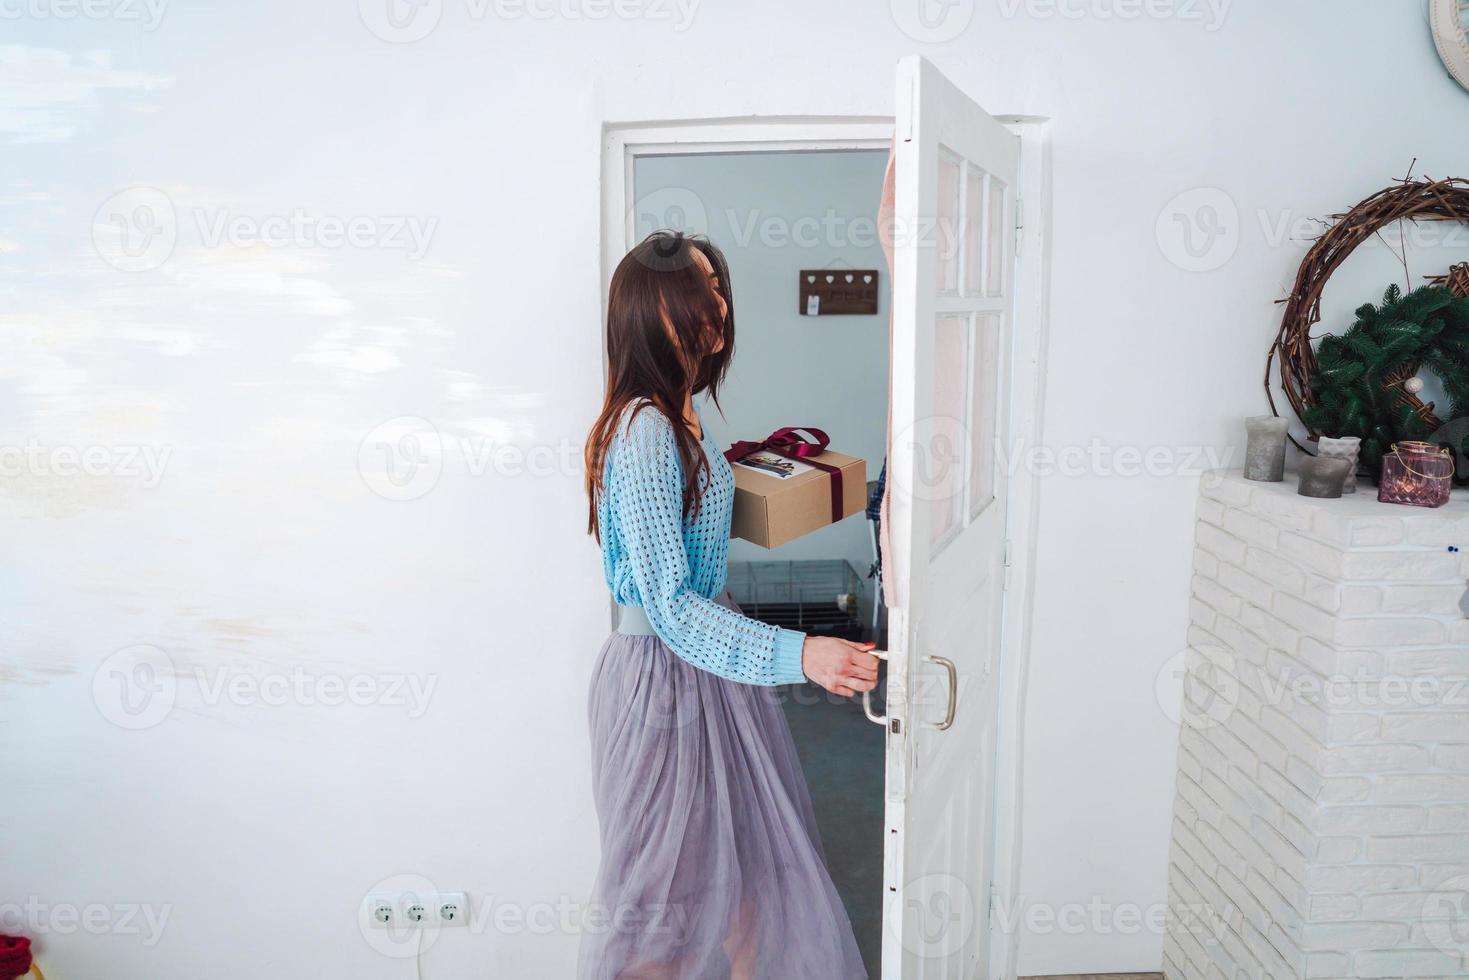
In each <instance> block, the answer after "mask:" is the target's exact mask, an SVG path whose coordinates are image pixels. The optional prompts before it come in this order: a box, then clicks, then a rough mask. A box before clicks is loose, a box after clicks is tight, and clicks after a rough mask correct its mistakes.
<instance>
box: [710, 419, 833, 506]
mask: <svg viewBox="0 0 1469 980" xmlns="http://www.w3.org/2000/svg"><path fill="white" fill-rule="evenodd" d="M803 432H804V433H806V435H809V436H810V437H811V438H810V439H807V438H805V436H803V435H802V434H801V433H803ZM829 445H831V439H830V438H829V437H828V436H827V434H826V433H825V432H823V431H821V430H820V429H817V428H813V427H812V426H809V425H788V426H785V427H784V428H780V429H776V430H775V431H774V432H772V433H771V434H770V435H768V436H766V437H765V438H764V439H762V440H761V441H760V442H750V441H748V440H743V439H741V440H738V441H736V442H735V444H734V445H732V446H730V447H729V448H728V449H726V450H725V451H724V458H725V459H727V460H729V461H730V462H731V463H738V462H739V461H740V460H742V459H744V458H745V457H746V456H751V455H753V454H755V453H760V452H771V453H775V454H776V455H777V456H784V457H785V458H786V459H798V460H800V461H801V462H803V463H806V464H807V465H809V466H814V467H816V468H817V469H818V470H821V471H822V472H823V473H826V474H827V475H829V476H830V477H831V479H830V480H829V481H827V482H828V483H829V485H830V486H831V522H832V523H833V524H835V523H836V522H837V521H839V520H841V519H842V469H841V467H840V466H833V465H831V464H830V463H823V462H821V461H820V460H818V459H816V457H817V456H818V455H820V454H821V453H824V452H826V447H827V446H829Z"/></svg>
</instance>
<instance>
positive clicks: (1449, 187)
mask: <svg viewBox="0 0 1469 980" xmlns="http://www.w3.org/2000/svg"><path fill="white" fill-rule="evenodd" d="M1332 217H1333V219H1334V221H1333V224H1332V225H1331V227H1330V228H1329V229H1327V231H1326V232H1325V233H1324V234H1323V235H1322V236H1321V237H1320V238H1319V239H1317V240H1316V242H1315V244H1314V245H1312V246H1311V248H1310V250H1309V251H1308V252H1307V253H1306V257H1305V258H1304V259H1303V260H1302V262H1301V267H1300V269H1299V270H1298V271H1297V273H1296V281H1295V285H1294V287H1293V288H1292V289H1291V292H1290V295H1289V296H1287V297H1286V298H1285V299H1284V300H1282V301H1281V302H1283V303H1284V304H1285V313H1284V315H1283V316H1282V317H1281V323H1280V332H1279V333H1277V334H1276V337H1275V342H1274V343H1273V344H1272V345H1271V347H1270V354H1269V357H1267V358H1266V361H1265V395H1266V397H1267V398H1268V399H1269V401H1270V408H1271V411H1272V412H1274V413H1275V414H1276V415H1279V414H1280V409H1279V408H1278V407H1277V406H1276V403H1275V395H1274V392H1273V391H1272V389H1271V370H1272V368H1273V367H1277V366H1278V370H1279V379H1280V387H1281V390H1282V391H1283V392H1284V393H1285V397H1286V398H1287V399H1288V400H1289V402H1290V405H1291V408H1293V409H1294V410H1295V413H1296V415H1297V416H1298V417H1299V418H1300V419H1301V421H1302V423H1303V424H1304V425H1305V426H1306V429H1307V431H1308V432H1309V433H1310V435H1311V437H1312V438H1313V439H1314V438H1316V437H1318V436H1322V435H1358V434H1363V433H1355V432H1323V431H1322V430H1321V428H1320V422H1321V420H1322V418H1323V417H1325V416H1329V415H1330V414H1331V413H1330V412H1329V411H1327V410H1323V408H1322V405H1321V393H1322V389H1323V388H1328V389H1329V388H1330V387H1332V385H1331V384H1329V383H1323V382H1330V381H1332V380H1333V379H1329V378H1323V377H1322V376H1321V366H1320V363H1319V362H1318V358H1317V353H1318V352H1317V350H1315V349H1313V347H1312V344H1311V328H1312V327H1313V326H1315V325H1316V324H1317V323H1318V322H1320V320H1321V294H1322V292H1323V291H1324V290H1325V288H1326V283H1327V281H1328V280H1329V279H1330V278H1331V276H1332V274H1333V273H1334V272H1335V271H1336V270H1337V268H1339V267H1340V266H1341V264H1342V263H1343V262H1345V261H1346V260H1347V258H1348V257H1349V256H1350V255H1351V254H1352V253H1353V252H1354V251H1356V250H1357V248H1358V247H1360V246H1361V245H1363V244H1365V243H1366V242H1368V241H1369V240H1371V239H1372V238H1374V237H1376V236H1377V235H1379V234H1380V233H1381V232H1382V230H1383V229H1384V228H1386V227H1387V226H1389V225H1391V224H1393V223H1394V222H1399V221H1405V220H1406V221H1459V222H1464V223H1469V180H1466V179H1464V178H1461V177H1451V178H1448V179H1446V180H1427V179H1423V180H1414V179H1412V178H1411V177H1409V178H1405V179H1404V180H1402V181H1401V182H1400V183H1397V184H1394V185H1393V186H1391V187H1388V188H1385V189H1384V190H1381V191H1378V192H1377V193H1376V194H1373V195H1372V196H1371V197H1369V198H1367V199H1366V200H1364V201H1362V202H1361V203H1360V204H1358V205H1356V206H1355V207H1353V208H1352V209H1350V210H1348V211H1346V212H1343V213H1342V214H1338V215H1333V216H1332ZM1405 264H1406V263H1405ZM1429 282H1430V283H1431V284H1434V285H1436V286H1437V287H1438V289H1439V291H1442V290H1443V289H1444V288H1445V287H1447V290H1448V291H1449V292H1450V293H1452V296H1453V297H1458V298H1461V299H1462V298H1465V297H1469V263H1460V264H1459V265H1456V266H1454V267H1453V268H1452V269H1450V270H1449V271H1448V272H1447V273H1445V274H1444V275H1440V276H1433V277H1429ZM1410 295H1412V294H1410ZM1367 310H1368V308H1367V307H1363V308H1362V309H1361V310H1359V311H1358V316H1359V318H1360V317H1362V316H1363V314H1364V311H1367ZM1371 312H1372V313H1376V312H1378V311H1377V310H1376V309H1374V310H1373V311H1371ZM1360 322H1361V321H1360V320H1359V323H1360ZM1433 332H1434V331H1430V333H1433ZM1455 332H1457V331H1455ZM1327 339H1330V338H1327ZM1398 353H1399V354H1400V355H1402V356H1399V357H1397V358H1396V359H1395V360H1394V362H1393V366H1392V368H1391V370H1389V371H1387V372H1386V373H1385V374H1384V375H1383V376H1382V377H1380V378H1378V379H1376V380H1377V384H1378V385H1380V386H1381V388H1382V390H1383V391H1384V392H1385V393H1386V394H1387V395H1388V396H1389V397H1390V398H1391V400H1392V402H1393V403H1394V405H1395V407H1397V408H1398V409H1399V410H1400V411H1401V412H1403V413H1405V414H1404V415H1403V417H1404V418H1405V419H1409V420H1412V421H1413V422H1414V427H1415V428H1421V429H1423V430H1426V431H1429V432H1432V431H1434V430H1436V429H1438V428H1439V427H1440V426H1442V424H1443V420H1442V419H1440V418H1439V417H1438V415H1437V414H1436V413H1435V408H1436V406H1434V405H1433V404H1432V403H1428V404H1424V402H1423V401H1422V399H1420V398H1419V397H1418V391H1417V388H1416V386H1415V385H1412V384H1406V383H1405V382H1407V381H1408V379H1411V378H1412V377H1413V376H1414V375H1415V374H1417V372H1418V369H1419V367H1420V366H1422V364H1423V363H1424V359H1425V357H1428V358H1429V359H1430V360H1438V359H1439V358H1438V357H1437V356H1436V355H1437V352H1436V351H1431V350H1429V349H1426V348H1422V349H1414V346H1413V344H1411V343H1408V344H1406V345H1402V346H1400V347H1399V350H1398ZM1450 357H1451V359H1456V357H1455V355H1453V354H1451V355H1450ZM1429 366H1435V365H1433V364H1430V365H1429ZM1363 380H1366V379H1363ZM1459 410H1461V411H1462V410H1463V406H1459ZM1313 423H1315V424H1313ZM1365 435H1367V436H1368V437H1369V438H1370V436H1371V434H1370V433H1367V434H1365ZM1292 441H1296V440H1295V439H1294V437H1292ZM1367 442H1368V439H1366V438H1364V450H1365V449H1366V443H1367ZM1296 445H1297V446H1298V447H1299V448H1301V449H1302V450H1303V451H1305V450H1306V447H1305V446H1302V445H1301V444H1300V442H1299V441H1296ZM1383 448H1384V449H1385V448H1386V447H1383ZM1366 455H1367V453H1366V452H1364V456H1366ZM1374 468H1375V467H1374Z"/></svg>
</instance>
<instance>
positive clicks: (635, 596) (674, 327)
mask: <svg viewBox="0 0 1469 980" xmlns="http://www.w3.org/2000/svg"><path fill="white" fill-rule="evenodd" d="M732 304H733V300H732V297H731V295H730V287H729V275H728V270H727V267H726V265H725V262H724V256H723V255H721V254H720V252H719V250H718V249H716V248H715V247H714V246H713V245H711V244H710V243H709V242H707V241H703V240H701V239H692V238H685V237H684V236H683V235H677V234H672V233H667V232H658V233H656V234H654V235H652V236H650V237H649V238H647V239H646V240H645V241H643V242H642V243H641V244H640V245H638V246H637V247H636V248H634V249H633V250H632V251H631V252H629V253H628V255H627V256H626V257H625V258H624V259H623V260H622V262H621V263H620V264H619V265H618V267H617V271H616V272H615V273H614V274H613V277H612V287H611V292H610V294H609V296H608V303H607V355H608V361H609V377H608V384H607V399H606V402H605V403H604V405H603V407H602V413H601V415H600V416H599V417H598V419H597V422H596V424H595V425H594V426H593V427H592V431H591V434H590V436H588V438H587V447H586V464H587V493H588V496H589V498H590V515H589V530H590V531H591V533H593V534H594V535H596V536H597V538H598V540H599V541H600V543H601V545H602V558H603V565H604V567H605V571H606V574H607V585H608V587H609V588H610V589H611V590H612V594H613V596H614V598H615V599H616V600H617V602H618V603H619V604H620V607H621V608H620V609H619V614H620V622H619V624H618V629H617V632H615V633H614V634H613V635H612V636H611V638H609V639H608V640H607V642H606V644H605V645H604V646H603V647H602V653H601V656H600V657H599V659H598V661H597V665H596V668H595V669H594V671H593V674H592V689H591V703H590V720H591V732H592V760H593V772H594V791H595V795H596V801H597V813H598V817H599V820H600V822H601V838H602V864H601V867H600V869H599V871H598V873H597V881H596V886H595V894H594V896H593V900H592V908H593V909H594V910H595V912H596V914H595V915H594V916H590V917H589V918H592V919H596V920H597V921H596V922H595V923H594V924H589V926H588V929H587V931H586V934H585V937H584V940H583V943H582V960H581V977H582V978H583V980H654V978H656V980H713V978H719V980H723V978H730V980H853V978H865V977H866V976H867V974H866V971H865V970H864V969H863V967H862V961H861V958H860V957H859V955H858V952H857V945H856V942H855V940H854V939H853V936H852V927H851V923H850V922H849V921H848V919H847V914H846V911H845V909H843V907H842V903H841V899H840V898H839V897H838V896H837V894H836V890H835V889H834V888H833V887H832V883H831V878H830V876H829V875H828V874H827V871H826V861H825V855H824V854H823V852H822V849H821V842H820V839H819V838H818V836H817V833H816V826H815V822H814V819H813V816H812V810H811V799H810V794H809V793H808V791H807V789H806V782H805V779H804V777H803V776H802V774H801V768H800V763H799V761H798V760H797V758H796V751H795V745H794V744H793V743H792V741H791V734H790V730H789V729H788V728H787V727H786V723H785V717H784V715H782V713H781V709H780V705H779V703H778V701H777V699H776V697H775V691H774V688H775V687H776V686H777V685H781V684H794V683H800V682H801V681H803V680H805V679H806V678H810V679H811V680H812V681H814V682H816V683H817V684H820V685H821V686H822V687H824V688H826V689H827V690H829V691H832V692H834V693H836V694H839V695H843V696H851V695H853V694H855V693H859V692H862V691H869V690H871V689H872V688H873V687H874V686H875V685H876V682H877V658H876V657H875V656H874V655H873V654H871V653H870V652H868V651H869V650H870V649H871V644H860V643H849V642H847V641H846V640H839V639H835V638H832V637H816V636H806V635H804V634H802V633H797V632H794V631H792V630H785V629H780V628H778V627H775V626H768V625H766V624H764V623H760V622H757V621H755V620H753V619H749V618H747V617H745V616H743V615H741V614H740V611H739V609H738V607H736V605H735V604H734V602H733V601H732V600H731V599H730V598H729V595H728V593H726V592H725V591H724V585H725V579H726V574H727V560H728V552H729V525H730V513H731V509H732V507H733V501H734V477H733V475H732V473H731V472H730V468H729V464H728V463H727V462H726V461H725V459H724V457H723V456H722V455H721V454H720V452H719V450H718V448H717V447H716V446H714V445H713V444H712V443H711V442H709V441H708V440H707V439H706V438H705V435H704V431H703V424H702V422H701V420H700V417H699V414H698V412H697V411H696V410H695V408H694V401H693V397H694V395H696V394H700V393H702V392H708V394H709V396H710V397H711V398H713V399H714V400H715V404H716V405H717V404H718V388H719V383H720V381H721V380H722V379H723V377H724V373H725V370H726V369H727V368H728V366H729V361H730V357H731V355H732V354H733V352H734V314H733V305H732Z"/></svg>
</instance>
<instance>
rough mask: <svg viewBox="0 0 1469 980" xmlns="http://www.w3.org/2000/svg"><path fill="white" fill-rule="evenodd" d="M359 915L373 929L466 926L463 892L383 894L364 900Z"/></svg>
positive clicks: (466, 898)
mask: <svg viewBox="0 0 1469 980" xmlns="http://www.w3.org/2000/svg"><path fill="white" fill-rule="evenodd" d="M363 912H364V914H365V915H366V918H367V922H368V924H369V925H370V926H371V927H372V928H374V929H388V928H398V929H436V928H439V927H441V926H467V925H469V896H468V895H466V894H465V893H464V892H396V893H393V892H387V893H377V894H372V895H369V896H367V899H366V901H364V902H363Z"/></svg>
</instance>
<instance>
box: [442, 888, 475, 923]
mask: <svg viewBox="0 0 1469 980" xmlns="http://www.w3.org/2000/svg"><path fill="white" fill-rule="evenodd" d="M438 913H439V925H441V926H455V925H464V924H465V923H467V922H468V921H469V899H468V897H467V896H466V895H465V894H464V893H463V892H445V893H444V894H442V895H440V896H439V904H438Z"/></svg>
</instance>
